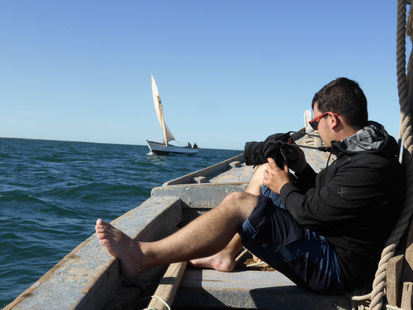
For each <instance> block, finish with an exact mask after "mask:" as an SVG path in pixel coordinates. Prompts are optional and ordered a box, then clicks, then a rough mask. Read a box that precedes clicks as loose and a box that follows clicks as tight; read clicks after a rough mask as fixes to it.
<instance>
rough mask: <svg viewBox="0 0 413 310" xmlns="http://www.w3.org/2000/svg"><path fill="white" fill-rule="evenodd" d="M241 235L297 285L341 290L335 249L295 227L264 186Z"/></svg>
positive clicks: (249, 245) (260, 255) (297, 226)
mask: <svg viewBox="0 0 413 310" xmlns="http://www.w3.org/2000/svg"><path fill="white" fill-rule="evenodd" d="M240 235H241V238H242V243H243V245H244V246H245V247H246V248H247V249H248V250H250V251H251V252H252V253H254V255H256V256H257V257H259V258H260V259H262V260H263V261H265V262H266V263H268V264H269V265H271V266H272V267H274V268H275V269H276V270H278V271H280V272H281V273H283V274H284V275H286V276H287V277H288V278H290V279H291V280H292V281H293V282H294V283H296V284H297V285H298V286H300V287H302V288H305V289H308V290H311V291H314V292H317V293H337V292H343V291H344V286H343V283H342V281H341V277H340V266H339V263H338V260H337V255H336V252H335V250H334V246H333V245H331V244H330V243H329V242H328V241H327V239H326V238H325V237H324V236H322V235H321V234H319V233H317V232H314V231H311V230H309V229H304V228H302V227H301V226H300V225H298V223H297V222H296V221H295V219H294V218H293V217H292V215H291V214H290V213H289V212H288V211H287V210H285V209H284V207H283V205H282V203H281V199H280V197H279V195H277V194H275V193H274V192H272V191H271V190H270V189H269V188H268V187H266V186H263V188H262V195H261V196H259V197H258V202H257V205H256V206H255V208H254V210H253V212H252V213H251V215H250V217H249V218H248V219H247V220H245V222H244V223H243V225H242V229H241V231H240Z"/></svg>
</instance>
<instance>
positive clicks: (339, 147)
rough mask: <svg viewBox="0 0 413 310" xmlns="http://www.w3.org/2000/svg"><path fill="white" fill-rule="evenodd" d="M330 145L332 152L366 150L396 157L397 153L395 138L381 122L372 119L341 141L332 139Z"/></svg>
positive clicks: (348, 152) (354, 152)
mask: <svg viewBox="0 0 413 310" xmlns="http://www.w3.org/2000/svg"><path fill="white" fill-rule="evenodd" d="M331 146H332V153H334V154H339V153H346V154H356V153H361V152H366V153H370V154H378V155H381V156H384V157H388V158H396V159H397V156H398V153H399V152H398V145H397V142H396V140H395V139H394V138H393V137H392V136H390V135H389V134H388V133H387V131H386V130H385V129H384V127H383V126H382V125H381V124H379V123H376V122H373V121H369V122H368V124H367V125H366V126H365V127H364V128H362V129H360V130H359V131H357V132H356V133H355V134H354V135H352V136H349V137H346V138H345V139H344V140H342V141H332V142H331Z"/></svg>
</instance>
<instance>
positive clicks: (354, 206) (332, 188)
mask: <svg viewBox="0 0 413 310" xmlns="http://www.w3.org/2000/svg"><path fill="white" fill-rule="evenodd" d="M350 166H351V167H350ZM327 169H331V167H330V168H327ZM330 174H331V173H330ZM333 174H334V175H333V176H332V177H331V175H330V177H329V178H328V179H326V182H325V184H324V186H319V187H318V188H313V189H310V190H309V191H307V192H306V194H305V195H304V194H302V193H300V192H299V190H298V189H297V188H296V187H295V186H294V185H293V184H291V183H288V184H286V185H284V186H283V187H282V189H281V192H280V197H281V200H282V203H283V205H284V206H285V208H286V209H287V210H288V211H289V212H290V213H291V215H292V216H293V217H294V218H295V220H296V221H297V222H298V223H299V224H300V225H302V226H303V227H305V228H311V229H323V228H327V227H334V226H335V225H342V224H343V223H344V222H347V221H352V220H354V219H357V218H359V217H360V215H365V214H366V213H369V212H374V210H372V206H374V205H379V204H380V202H381V200H382V199H385V198H384V197H383V192H384V191H383V188H382V187H383V185H382V183H381V180H382V178H381V176H380V169H370V168H366V166H365V165H362V164H359V165H348V166H343V167H341V168H339V169H337V170H336V171H335V172H334V173H333ZM320 177H321V176H320Z"/></svg>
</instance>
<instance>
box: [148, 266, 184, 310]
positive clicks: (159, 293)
mask: <svg viewBox="0 0 413 310" xmlns="http://www.w3.org/2000/svg"><path fill="white" fill-rule="evenodd" d="M186 264H187V263H186V262H180V263H174V264H171V265H169V267H168V269H167V270H166V272H165V275H164V276H163V278H162V279H161V281H160V282H159V286H158V288H157V289H156V291H155V293H154V294H153V295H154V297H153V298H152V300H151V302H150V303H149V305H148V308H149V309H157V310H167V309H168V308H167V305H168V306H171V305H172V303H173V301H174V298H175V295H176V292H177V291H178V287H179V284H180V283H181V279H182V276H183V275H184V272H185V269H186ZM164 302H165V303H166V305H165V303H164Z"/></svg>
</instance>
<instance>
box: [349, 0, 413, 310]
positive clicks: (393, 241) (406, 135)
mask: <svg viewBox="0 0 413 310" xmlns="http://www.w3.org/2000/svg"><path fill="white" fill-rule="evenodd" d="M412 12H413V10H412V7H410V14H409V18H410V17H411V16H412ZM412 25H413V23H412V22H411V21H409V27H412ZM411 33H413V31H412V30H411V28H410V30H409V34H411ZM405 34H406V0H398V3H397V85H398V92H399V103H400V110H401V125H400V136H401V137H402V138H403V147H404V149H405V150H406V151H407V152H404V153H403V165H404V166H405V168H406V176H407V178H406V188H407V190H406V194H405V203H404V207H403V210H402V212H401V214H400V217H399V220H398V222H397V224H396V226H395V228H394V229H393V231H392V233H391V234H390V237H389V239H388V240H387V242H386V246H385V248H384V249H383V252H382V255H381V259H380V262H379V266H378V269H377V271H376V275H375V279H374V281H373V290H372V292H371V293H370V294H367V295H364V296H355V297H353V298H352V300H353V301H366V300H368V299H371V303H370V307H369V309H371V310H380V309H382V307H383V297H384V289H385V280H386V267H387V263H388V261H389V260H390V258H392V257H393V255H394V253H395V250H396V247H397V244H398V243H399V241H400V238H401V237H402V235H403V234H404V231H405V230H406V228H407V226H408V224H409V221H410V217H411V215H412V213H413V189H412V188H411V186H409V185H410V184H413V161H412V150H413V145H412V126H411V119H410V107H409V105H408V98H407V95H408V87H407V79H406V46H405V43H406V40H405ZM409 187H410V190H409Z"/></svg>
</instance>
